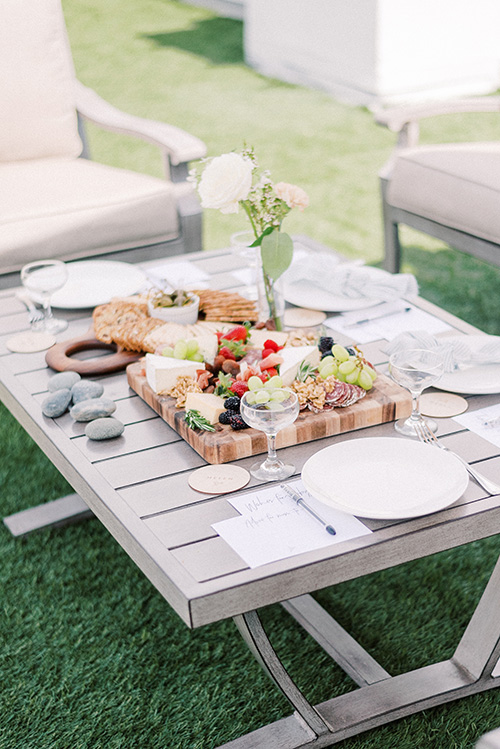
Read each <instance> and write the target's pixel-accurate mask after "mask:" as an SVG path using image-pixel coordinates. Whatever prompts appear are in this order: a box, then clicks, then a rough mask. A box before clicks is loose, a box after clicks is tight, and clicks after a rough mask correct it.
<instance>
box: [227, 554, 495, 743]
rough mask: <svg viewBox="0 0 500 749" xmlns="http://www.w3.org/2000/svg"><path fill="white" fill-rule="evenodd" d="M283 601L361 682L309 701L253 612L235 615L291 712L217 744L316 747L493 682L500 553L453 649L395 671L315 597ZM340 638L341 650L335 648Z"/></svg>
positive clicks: (474, 690) (242, 632) (433, 705)
mask: <svg viewBox="0 0 500 749" xmlns="http://www.w3.org/2000/svg"><path fill="white" fill-rule="evenodd" d="M287 604H291V605H290V606H288V605H287V606H286V608H287V609H288V610H290V612H291V613H293V615H294V616H295V618H296V619H297V620H298V621H300V620H301V619H302V620H303V621H301V623H302V624H303V626H304V628H305V629H306V630H307V631H308V632H310V634H312V635H313V636H314V637H315V639H316V640H317V641H318V642H319V643H320V644H323V645H324V647H325V650H326V652H329V653H330V655H331V656H332V657H333V658H334V660H336V661H337V662H338V663H340V664H341V665H342V662H343V661H344V660H346V661H347V660H348V659H349V660H350V662H351V671H353V673H352V676H355V675H356V673H357V674H358V675H359V676H360V678H359V680H358V683H361V684H363V683H364V685H362V686H360V687H359V688H358V689H354V690H353V691H352V692H348V693H347V694H342V695H339V696H338V697H334V698H333V699H330V700H327V701H326V702H322V703H320V704H318V705H314V706H313V705H311V704H310V703H309V702H308V701H307V699H306V698H305V696H304V695H303V694H302V692H301V691H300V690H299V688H298V687H297V685H296V684H295V682H294V681H293V680H292V678H291V677H290V675H289V674H288V673H287V671H286V670H285V668H284V666H283V664H282V663H281V661H280V660H279V658H278V655H277V653H276V652H275V651H274V649H273V647H272V645H271V643H270V641H269V639H268V637H267V634H266V633H265V631H264V628H263V626H262V623H261V621H260V619H259V617H258V614H257V612H255V611H253V612H250V613H248V614H243V615H240V616H237V617H235V622H236V625H237V626H238V628H239V630H240V632H241V634H242V636H243V638H244V639H245V641H246V642H247V644H248V646H249V648H250V650H251V651H252V653H253V654H254V655H255V657H256V658H257V660H258V661H259V663H260V664H261V666H262V667H263V668H264V670H265V671H266V673H267V674H268V675H269V676H270V677H271V678H272V679H273V681H274V682H275V683H276V684H277V686H278V687H279V688H280V689H281V691H282V692H283V694H284V695H285V696H286V697H287V699H288V700H289V702H290V703H291V705H292V707H293V708H294V710H295V713H294V714H293V715H291V716H289V717H286V718H282V719H281V720H278V721H276V722H274V723H271V724H269V725H267V726H264V727H262V728H259V729H258V730H256V731H253V732H252V733H249V734H247V735H246V736H242V737H241V738H239V739H235V740H234V741H230V742H229V743H227V744H224V747H220V748H219V749H312V748H313V747H314V749H321V748H322V747H326V746H330V745H331V744H335V743H337V742H339V741H342V740H344V739H346V738H348V737H350V736H355V735H356V734H359V733H362V732H363V731H367V730H369V729H371V728H375V727H377V726H381V725H384V724H385V723H389V722H391V721H394V720H397V719H398V718H403V717H406V716H408V715H412V714H414V713H417V712H419V711H420V710H425V709H427V708H430V707H435V706H436V705H442V704H445V703H447V702H452V701H454V700H456V699H459V698H460V697H467V696H469V695H472V694H476V693H478V692H483V691H485V690H487V689H492V688H496V687H498V686H500V662H499V659H500V558H499V560H498V561H497V563H496V565H495V568H494V570H493V572H492V574H491V577H490V580H489V582H488V584H487V586H486V588H485V590H484V593H483V595H482V597H481V599H480V601H479V603H478V605H477V607H476V609H475V611H474V613H473V615H472V617H471V620H470V622H469V624H468V626H467V628H466V630H465V632H464V635H463V636H462V638H461V640H460V643H459V645H458V647H457V649H456V651H455V653H454V655H453V657H452V658H450V659H449V660H446V661H441V662H439V663H433V664H430V665H428V666H424V667H423V668H419V669H416V670H414V671H408V672H407V673H404V674H399V675H397V676H390V675H389V674H388V673H387V672H386V671H385V670H384V669H382V667H380V666H378V664H376V663H375V662H372V661H371V660H368V661H367V660H366V658H365V655H364V654H363V651H362V649H361V648H360V646H358V645H357V644H356V645H354V643H353V641H352V638H350V637H347V638H346V637H345V633H344V631H343V630H341V628H339V626H338V625H337V624H336V623H334V620H331V618H330V617H329V615H328V614H326V612H323V613H321V612H319V611H318V604H317V603H316V602H314V605H312V604H311V603H310V602H309V601H307V597H306V596H304V597H301V598H299V599H294V600H292V601H291V602H287ZM291 609H293V611H292V610H291ZM320 624H321V625H322V627H319V625H320ZM320 629H324V632H320V631H319V630H320ZM337 635H339V637H338V640H339V643H338V644H337V642H335V641H334V640H335V639H336V638H337ZM342 641H344V643H345V644H346V646H347V648H346V649H345V650H346V653H345V654H342V653H341V652H340V650H341V647H340V643H341V642H342ZM353 656H354V659H353ZM352 664H354V667H355V668H354V669H353V667H352ZM360 666H362V669H361V668H360ZM346 671H348V673H349V670H348V669H346Z"/></svg>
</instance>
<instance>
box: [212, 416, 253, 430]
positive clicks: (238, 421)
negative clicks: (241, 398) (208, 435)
mask: <svg viewBox="0 0 500 749" xmlns="http://www.w3.org/2000/svg"><path fill="white" fill-rule="evenodd" d="M219 418H220V416H219ZM229 423H230V425H231V428H232V429H235V430H238V429H248V424H247V423H246V422H244V421H243V419H242V418H241V416H240V414H234V416H230V417H229Z"/></svg>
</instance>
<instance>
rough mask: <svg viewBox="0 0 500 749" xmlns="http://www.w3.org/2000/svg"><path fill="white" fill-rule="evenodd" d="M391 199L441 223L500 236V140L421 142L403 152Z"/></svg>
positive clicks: (476, 233) (396, 164)
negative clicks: (424, 144) (426, 143)
mask: <svg viewBox="0 0 500 749" xmlns="http://www.w3.org/2000/svg"><path fill="white" fill-rule="evenodd" d="M387 197H388V202H389V203H390V205H392V206H395V207H396V208H402V209H404V210H406V211H410V212H411V213H416V214H418V215H419V216H424V217H425V218H429V219H431V220H432V221H437V222H438V223H439V224H444V225H445V226H449V227H451V228H453V229H458V230H460V231H463V232H467V233H468V234H472V235H474V236H477V237H481V238H483V239H487V240H490V241H492V242H499V241H500V143H495V142H493V143H456V144H450V145H448V144H446V145H432V146H418V148H408V149H405V150H404V151H401V152H400V153H399V154H398V156H397V157H396V159H395V162H394V164H393V168H392V174H391V181H390V184H389V189H388V196H387Z"/></svg>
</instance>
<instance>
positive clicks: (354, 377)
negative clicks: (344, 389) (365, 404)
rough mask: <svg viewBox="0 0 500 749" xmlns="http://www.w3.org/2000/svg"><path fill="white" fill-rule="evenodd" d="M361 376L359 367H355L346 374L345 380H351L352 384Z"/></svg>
mask: <svg viewBox="0 0 500 749" xmlns="http://www.w3.org/2000/svg"><path fill="white" fill-rule="evenodd" d="M358 376H359V369H358V368H357V367H355V368H354V369H353V371H352V372H349V373H348V374H346V376H345V381H346V382H350V383H351V385H354V384H355V383H356V381H357V379H358Z"/></svg>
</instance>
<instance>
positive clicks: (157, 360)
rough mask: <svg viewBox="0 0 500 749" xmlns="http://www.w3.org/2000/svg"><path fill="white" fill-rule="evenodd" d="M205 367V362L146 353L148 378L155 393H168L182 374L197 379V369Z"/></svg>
mask: <svg viewBox="0 0 500 749" xmlns="http://www.w3.org/2000/svg"><path fill="white" fill-rule="evenodd" d="M197 369H205V364H204V363H203V362H197V361H187V359H170V358H169V357H168V356H158V355H157V354H146V380H147V383H148V385H149V387H150V388H151V389H152V390H154V392H155V393H158V394H161V393H166V392H167V390H170V389H171V388H173V387H174V386H175V385H176V383H177V378H178V377H182V376H187V377H192V378H193V379H196V370H197Z"/></svg>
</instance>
